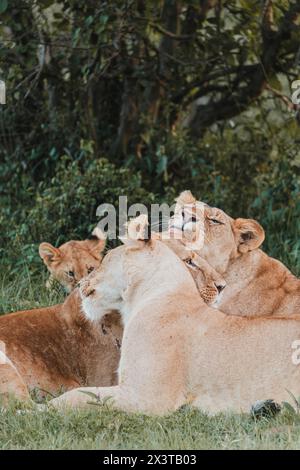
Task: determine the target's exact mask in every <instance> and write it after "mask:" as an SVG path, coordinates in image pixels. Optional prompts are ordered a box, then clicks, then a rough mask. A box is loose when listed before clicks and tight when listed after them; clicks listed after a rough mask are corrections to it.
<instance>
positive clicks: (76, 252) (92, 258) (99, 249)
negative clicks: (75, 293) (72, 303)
mask: <svg viewBox="0 0 300 470" xmlns="http://www.w3.org/2000/svg"><path fill="white" fill-rule="evenodd" d="M92 237H93V238H92V239H90V240H82V241H75V240H70V241H68V242H67V243H64V244H63V245H61V246H60V247H59V248H55V247H54V246H52V245H51V244H50V243H46V242H43V243H41V244H40V246H39V254H40V257H41V258H42V260H43V261H44V263H45V265H46V266H47V268H48V271H49V272H50V277H49V279H48V281H47V283H46V287H48V288H49V287H51V285H53V282H54V280H56V281H58V282H59V283H60V284H61V285H62V286H63V287H64V288H65V290H66V291H67V292H71V291H72V290H73V289H75V287H76V286H77V284H78V282H79V281H80V280H81V279H82V278H83V277H85V276H87V275H88V274H90V273H91V272H92V271H94V269H97V268H99V266H100V263H101V260H102V258H103V250H104V248H105V243H106V238H105V235H104V234H103V233H102V232H101V230H100V229H99V228H98V227H96V228H95V229H94V231H93V233H92Z"/></svg>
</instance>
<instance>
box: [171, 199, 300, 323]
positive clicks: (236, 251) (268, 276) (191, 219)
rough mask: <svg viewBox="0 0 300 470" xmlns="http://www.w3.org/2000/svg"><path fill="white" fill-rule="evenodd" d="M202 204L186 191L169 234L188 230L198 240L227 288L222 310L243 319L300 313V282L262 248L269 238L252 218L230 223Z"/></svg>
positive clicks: (222, 213) (227, 218)
mask: <svg viewBox="0 0 300 470" xmlns="http://www.w3.org/2000/svg"><path fill="white" fill-rule="evenodd" d="M200 204H201V207H198V206H197V201H196V199H195V198H194V197H193V195H192V194H191V193H190V192H189V191H185V192H184V193H182V194H181V195H180V196H179V198H178V199H177V208H176V215H175V217H174V220H173V221H172V222H171V233H173V231H174V229H176V230H179V231H185V229H186V227H187V228H188V231H189V232H190V233H191V234H192V235H191V236H192V240H193V241H194V242H195V243H197V240H200V245H199V251H198V253H199V255H201V257H203V258H204V259H205V260H206V261H207V262H208V263H209V264H210V265H211V266H212V267H213V268H214V269H216V270H217V271H218V272H220V273H221V274H222V276H223V277H224V279H225V281H226V284H227V288H226V289H225V291H224V294H223V296H222V298H221V299H220V302H219V308H220V309H221V310H222V311H223V312H225V313H227V314H231V315H244V316H263V315H279V316H284V315H293V314H299V313H300V280H299V279H297V278H296V277H295V276H294V275H293V274H292V273H291V272H290V271H289V270H288V269H287V268H286V267H285V266H284V265H283V264H282V263H281V262H280V261H278V260H276V259H274V258H271V257H270V256H268V255H267V254H266V253H264V252H263V251H262V250H260V249H258V248H259V247H260V245H261V244H262V243H263V241H264V238H265V232H264V230H263V228H262V227H261V225H260V224H259V223H258V222H256V221H255V220H252V219H241V218H238V219H232V218H231V217H229V216H228V215H227V214H226V213H225V212H223V211H222V210H221V209H218V208H215V207H210V206H208V205H207V204H203V203H200ZM198 211H200V213H198V214H197V212H198ZM184 240H185V238H183V242H184Z"/></svg>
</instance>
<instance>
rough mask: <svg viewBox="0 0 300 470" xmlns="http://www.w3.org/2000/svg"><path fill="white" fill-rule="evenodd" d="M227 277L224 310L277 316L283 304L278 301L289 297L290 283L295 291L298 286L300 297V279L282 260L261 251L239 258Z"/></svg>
mask: <svg viewBox="0 0 300 470" xmlns="http://www.w3.org/2000/svg"><path fill="white" fill-rule="evenodd" d="M224 278H225V280H226V283H227V287H226V289H225V291H224V296H223V298H222V300H221V303H220V305H219V308H220V310H222V311H223V312H224V313H228V314H235V315H243V316H245V315H246V316H261V315H274V314H277V310H278V313H280V309H283V304H282V303H281V302H280V303H279V302H278V300H279V299H280V300H281V299H282V298H283V297H285V296H287V293H286V292H285V291H286V289H285V287H286V286H287V285H288V286H290V285H291V283H292V284H293V285H294V287H295V289H294V290H296V291H297V286H298V292H299V294H298V295H299V297H300V281H298V280H297V279H296V278H295V277H294V276H293V275H292V273H291V272H290V271H289V270H288V269H287V268H286V267H285V266H284V265H283V264H282V263H281V262H280V261H278V260H276V259H274V258H271V257H270V256H268V255H267V254H266V253H264V252H263V251H262V250H253V251H251V252H248V253H245V254H244V255H242V256H240V257H238V258H236V259H235V260H234V261H233V262H231V263H230V265H229V267H228V270H227V271H226V273H225V274H224ZM293 295H295V293H293ZM296 295H297V294H296ZM284 308H285V307H284ZM294 313H297V312H294Z"/></svg>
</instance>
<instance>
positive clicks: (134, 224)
mask: <svg viewBox="0 0 300 470" xmlns="http://www.w3.org/2000/svg"><path fill="white" fill-rule="evenodd" d="M148 226H149V222H148V216H147V215H145V214H141V215H139V216H138V217H136V218H135V219H132V220H130V222H128V223H127V225H126V232H127V233H126V236H125V237H120V240H121V242H122V243H124V245H126V246H128V247H130V248H141V247H142V246H143V245H144V244H145V243H147V242H148V241H149V239H150V237H151V234H149V235H148Z"/></svg>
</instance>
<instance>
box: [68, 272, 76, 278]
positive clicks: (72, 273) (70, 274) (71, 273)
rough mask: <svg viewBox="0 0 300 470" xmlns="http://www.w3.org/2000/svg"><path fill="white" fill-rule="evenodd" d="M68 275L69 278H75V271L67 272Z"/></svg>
mask: <svg viewBox="0 0 300 470" xmlns="http://www.w3.org/2000/svg"><path fill="white" fill-rule="evenodd" d="M67 275H68V276H69V277H75V273H74V271H68V272H67Z"/></svg>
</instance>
